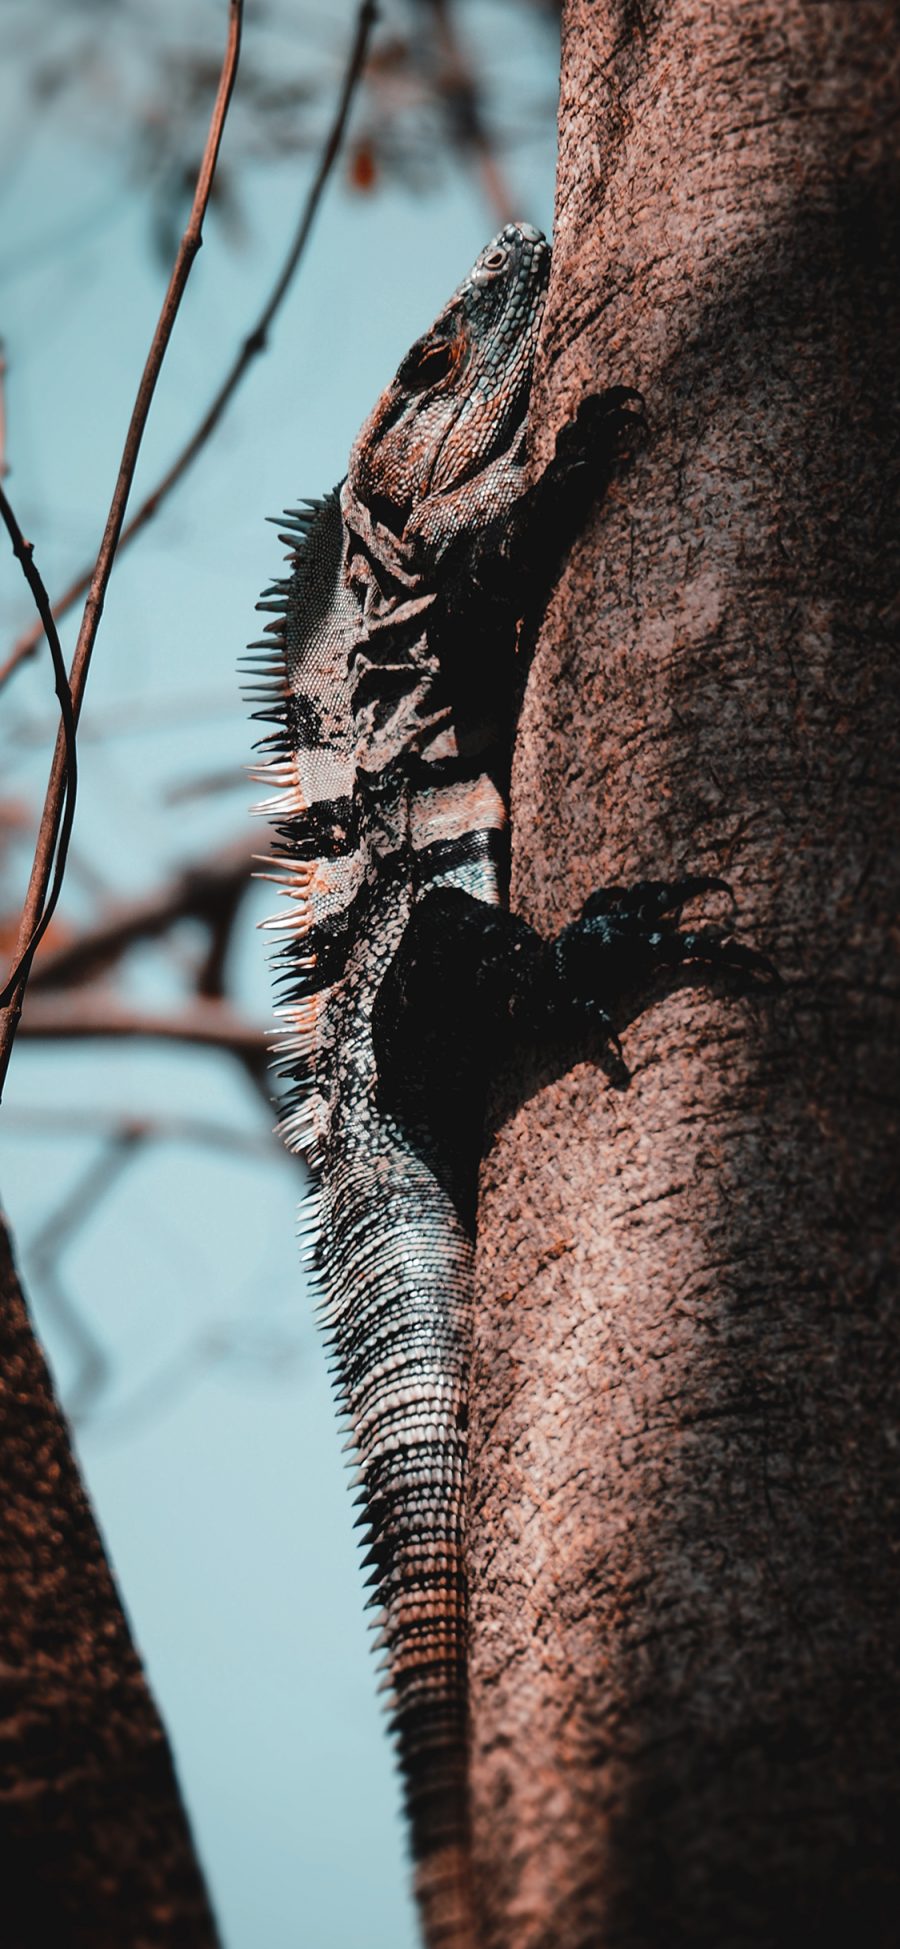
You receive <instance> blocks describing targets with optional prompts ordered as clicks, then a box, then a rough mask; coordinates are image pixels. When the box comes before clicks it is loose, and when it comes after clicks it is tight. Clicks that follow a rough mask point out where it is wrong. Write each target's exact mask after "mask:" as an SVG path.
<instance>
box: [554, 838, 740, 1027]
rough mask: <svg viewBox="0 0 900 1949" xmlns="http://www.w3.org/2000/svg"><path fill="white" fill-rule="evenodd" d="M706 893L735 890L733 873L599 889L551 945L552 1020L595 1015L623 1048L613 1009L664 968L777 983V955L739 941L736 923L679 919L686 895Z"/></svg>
mask: <svg viewBox="0 0 900 1949" xmlns="http://www.w3.org/2000/svg"><path fill="white" fill-rule="evenodd" d="M704 893H727V894H729V895H730V894H731V889H730V887H729V886H728V884H727V882H726V881H725V880H720V879H717V878H715V877H714V876H713V875H711V874H697V873H694V874H686V875H684V876H683V877H682V878H681V879H678V880H639V881H637V882H636V883H635V884H634V885H633V886H629V887H621V886H614V887H601V888H600V889H599V890H598V891H597V892H596V893H592V894H591V895H590V897H589V898H588V899H587V900H586V901H585V903H584V906H583V907H582V910H581V913H580V915H579V917H578V919H577V920H576V921H573V922H572V923H571V925H570V926H568V927H564V928H563V930H562V933H561V934H559V935H558V936H557V939H556V940H555V941H552V942H551V943H550V944H549V947H548V949H547V953H548V956H549V968H548V970H547V973H548V974H549V977H550V984H549V994H548V997H547V999H548V1003H549V1016H550V1020H551V1022H552V1019H553V1017H556V1019H557V1021H559V1022H560V1025H562V1021H563V1020H565V1021H566V1022H567V1024H568V1025H574V1024H575V1023H576V1022H579V1021H580V1022H583V1023H586V1024H587V1023H589V1024H590V1025H591V1026H592V1027H593V1028H595V1029H597V1030H599V1031H600V1033H601V1034H602V1035H603V1036H604V1037H605V1039H606V1040H608V1041H609V1042H610V1043H611V1045H612V1047H613V1048H614V1049H615V1050H616V1052H617V1053H620V1051H619V1044H618V1038H617V1036H616V1034H615V1031H614V1029H613V1025H612V1020H611V1015H610V1010H611V1009H613V1008H615V1007H616V1005H617V1004H619V1003H621V1002H622V1001H623V1000H624V999H625V998H626V997H627V996H629V995H632V994H635V993H637V992H638V991H639V990H640V989H642V988H644V987H646V985H647V983H648V982H649V981H650V980H651V979H652V977H653V976H654V975H655V974H657V973H658V972H660V971H662V970H665V969H672V968H678V967H682V966H684V965H686V964H687V965H691V964H694V965H695V966H696V967H697V969H698V971H699V972H702V973H704V974H707V975H709V974H715V973H718V972H720V971H731V972H734V973H737V974H740V975H742V976H744V977H745V978H746V979H747V980H748V981H749V984H750V986H751V987H752V988H757V987H759V986H760V985H765V986H771V985H772V984H773V983H777V982H778V980H779V976H778V973H777V970H776V968H775V967H774V965H773V963H772V962H771V961H769V960H768V959H767V958H766V956H765V955H764V954H759V953H758V952H757V951H756V949H755V948H750V947H746V946H745V945H744V944H743V943H742V942H741V941H736V940H735V939H734V935H733V931H732V929H731V928H730V927H728V926H702V927H695V928H682V927H681V926H680V925H679V921H680V917H681V909H682V907H683V906H684V903H685V901H687V900H690V899H693V898H694V897H695V896H696V895H698V894H704Z"/></svg>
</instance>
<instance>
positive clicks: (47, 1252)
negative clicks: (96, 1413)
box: [29, 1127, 143, 1419]
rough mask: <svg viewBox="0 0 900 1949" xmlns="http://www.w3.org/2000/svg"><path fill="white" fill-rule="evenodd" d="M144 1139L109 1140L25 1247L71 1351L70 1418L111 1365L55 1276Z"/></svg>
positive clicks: (133, 1132) (123, 1135)
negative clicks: (67, 1251)
mask: <svg viewBox="0 0 900 1949" xmlns="http://www.w3.org/2000/svg"><path fill="white" fill-rule="evenodd" d="M142 1142H143V1137H142V1136H141V1135H140V1133H139V1132H138V1130H137V1129H136V1128H127V1127H126V1128H124V1129H123V1130H121V1131H116V1132H114V1133H112V1135H110V1136H109V1137H108V1138H107V1140H106V1142H105V1143H104V1144H103V1147H102V1149H101V1151H100V1153H99V1155H98V1156H96V1157H93V1158H92V1159H91V1162H90V1164H89V1165H88V1166H87V1169H86V1170H85V1171H82V1172H81V1174H80V1176H79V1177H78V1178H76V1180H75V1183H74V1184H73V1185H72V1186H71V1189H70V1190H69V1191H68V1192H67V1193H66V1196H65V1197H64V1198H63V1199H62V1200H61V1202H60V1203H59V1204H58V1205H57V1206H56V1207H55V1209H54V1210H53V1211H51V1212H50V1213H49V1215H48V1217H47V1218H45V1220H44V1223H43V1224H42V1226H41V1228H40V1230H39V1232H38V1233H37V1235H36V1237H35V1238H34V1239H33V1240H32V1243H31V1246H30V1248H29V1257H30V1259H31V1264H32V1269H33V1271H34V1274H35V1277H36V1278H37V1279H38V1280H39V1281H40V1284H41V1288H42V1290H43V1293H44V1297H45V1301H46V1302H47V1304H48V1307H49V1308H50V1309H52V1312H53V1314H54V1317H55V1319H56V1321H57V1324H58V1326H60V1327H61V1328H62V1330H63V1332H64V1333H65V1334H66V1335H67V1336H68V1339H69V1340H70V1342H71V1344H72V1348H73V1350H74V1353H75V1356H76V1359H77V1362H78V1367H77V1372H76V1377H75V1381H74V1383H73V1386H72V1392H71V1395H70V1398H69V1400H68V1401H67V1403H66V1411H67V1413H68V1415H69V1418H70V1419H74V1418H75V1417H76V1416H77V1415H78V1414H79V1413H80V1412H82V1411H83V1410H84V1408H85V1406H86V1405H87V1403H88V1402H90V1401H93V1400H95V1399H96V1398H97V1397H98V1395H100V1394H101V1393H102V1391H103V1388H104V1387H105V1386H106V1383H107V1381H108V1379H109V1373H110V1363H109V1358H108V1356H107V1354H106V1352H105V1349H104V1347H103V1345H102V1343H101V1341H100V1340H99V1339H98V1337H97V1335H96V1334H95V1333H94V1331H93V1329H92V1328H91V1327H90V1326H89V1325H88V1323H87V1321H86V1320H85V1318H84V1316H83V1314H82V1312H81V1310H80V1308H79V1307H77V1306H75V1305H74V1304H73V1302H72V1300H71V1299H70V1298H69V1295H68V1293H67V1291H66V1288H65V1285H64V1283H63V1281H62V1279H61V1277H60V1273H59V1264H58V1261H59V1259H60V1257H61V1255H62V1253H63V1252H64V1251H65V1249H66V1246H67V1245H69V1244H71V1241H72V1239H73V1238H74V1237H75V1235H76V1233H77V1232H78V1231H80V1229H81V1227H82V1225H84V1224H85V1223H86V1222H87V1220H88V1219H89V1218H91V1217H92V1216H93V1214H94V1212H95V1211H96V1209H97V1206H98V1205H99V1204H100V1203H101V1202H102V1200H103V1199H104V1198H105V1197H107V1196H108V1195H109V1193H110V1191H112V1190H113V1188H114V1187H115V1185H116V1184H117V1183H118V1180H119V1178H120V1177H121V1176H122V1173H123V1171H124V1170H125V1168H126V1166H127V1165H128V1164H130V1162H131V1159H132V1157H133V1155H134V1152H135V1150H136V1148H137V1146H138V1145H139V1144H140V1143H142Z"/></svg>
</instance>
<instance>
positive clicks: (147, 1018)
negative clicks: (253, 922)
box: [22, 989, 267, 1064]
mask: <svg viewBox="0 0 900 1949" xmlns="http://www.w3.org/2000/svg"><path fill="white" fill-rule="evenodd" d="M22 1034H23V1036H25V1037H27V1038H28V1039H30V1040H32V1041H41V1042H47V1041H52V1042H60V1041H65V1042H68V1041H82V1040H84V1039H86V1038H87V1039H95V1038H100V1039H102V1040H104V1041H108V1040H110V1039H119V1038H121V1039H122V1040H123V1041H124V1040H126V1039H127V1040H133V1039H134V1038H137V1039H139V1040H148V1039H149V1040H151V1041H155V1042H193V1043H196V1044H201V1045H202V1046H204V1047H206V1048H212V1049H224V1050H226V1051H227V1052H228V1054H229V1055H233V1056H239V1057H240V1059H241V1060H242V1061H244V1062H246V1061H252V1062H253V1063H254V1064H255V1063H260V1064H263V1063H264V1062H265V1060H266V1056H267V1043H266V1036H265V1034H264V1032H263V1030H262V1029H261V1028H257V1026H256V1024H255V1023H254V1022H248V1021H247V1019H246V1017H245V1016H243V1015H240V1014H239V1013H238V1011H237V1009H235V1008H232V1007H231V1005H230V1003H228V1002H223V1001H210V1000H207V999H205V998H200V999H197V1000H194V999H191V1000H190V1001H188V1002H185V1004H184V1006H183V1008H181V1009H179V1010H178V1012H177V1013H176V1012H175V1011H173V1012H172V1013H171V1014H168V1015H167V1014H157V1013H156V1012H155V1011H154V1010H153V1009H140V1008H128V1007H127V1006H125V1005H124V1004H123V1003H121V1002H119V1001H117V1000H116V998H115V996H113V995H109V994H104V993H103V992H102V990H97V989H88V990H86V991H81V992H78V991H76V993H74V994H73V995H52V996H51V995H32V996H31V998H30V999H29V1003H28V1010H27V1013H26V1015H25V1016H24V1018H23V1021H22Z"/></svg>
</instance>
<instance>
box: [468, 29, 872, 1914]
mask: <svg viewBox="0 0 900 1949" xmlns="http://www.w3.org/2000/svg"><path fill="white" fill-rule="evenodd" d="M897 16H898V10H897V8H896V6H893V5H889V4H884V0H881V3H880V4H879V3H877V0H832V3H831V4H829V3H828V0H819V3H818V4H809V0H754V3H753V4H748V0H666V4H654V0H641V3H640V4H638V0H593V4H591V0H569V4H568V6H567V10H566V17H565V27H564V49H563V77H562V99H561V111H560V129H561V151H560V173H559V188H558V202H557V229H556V238H555V245H554V274H553V285H552V288H551V294H550V305H549V312H548V319H547V326H546V336H545V342H544V360H543V367H542V373H541V378H540V383H541V384H542V386H543V398H544V402H545V410H544V414H543V416H542V424H543V425H544V427H545V432H546V443H547V447H548V449H549V447H550V443H551V440H552V437H553V433H554V431H555V429H556V428H557V427H558V426H559V425H560V424H561V422H562V421H563V420H564V419H565V417H566V415H567V413H570V412H572V411H574V409H575V407H576V406H577V403H578V401H579V399H580V398H581V397H582V396H583V395H584V394H585V393H587V392H590V391H594V390H599V389H600V388H602V387H603V386H604V385H612V384H634V385H637V386H639V387H640V388H641V389H642V391H643V393H644V395H645V400H646V405H647V412H648V417H649V432H648V437H647V439H646V441H645V443H644V444H643V446H642V447H641V449H640V451H639V453H638V455H637V457H636V459H635V460H634V462H633V463H632V464H631V465H630V466H629V467H628V469H627V470H626V471H624V472H623V473H622V474H621V475H620V478H619V480H618V482H617V484H616V487H615V489H614V491H613V494H612V496H611V497H610V498H608V499H607V502H606V504H605V506H604V507H603V509H602V511H598V513H597V516H596V518H595V519H594V520H593V521H592V523H591V524H590V527H589V529H588V530H587V531H586V532H585V534H584V536H583V538H582V539H581V541H580V543H579V544H578V546H577V547H576V549H575V550H574V552H573V554H572V556H571V558H570V560H569V562H568V564H567V566H566V569H565V571H564V574H563V576H562V578H561V581H560V584H559V586H558V588H557V591H556V594H555V597H554V599H553V602H552V604H551V607H550V611H549V613H548V616H547V618H546V623H545V627H544V629H543V633H542V636H541V639H540V642H539V644H538V649H537V655H536V660H535V663H534V667H533V670H532V674H531V680H530V683H529V689H528V694H527V697H526V702H525V708H524V716H523V721H522V725H521V733H520V739H519V747H518V752H517V760H516V772H515V779H514V803H513V813H514V831H515V859H514V887H513V901H514V905H515V906H516V907H517V908H518V909H519V910H520V911H522V912H524V913H525V914H526V915H527V916H528V918H529V919H531V920H532V921H533V922H534V923H535V924H536V925H537V926H539V927H540V928H541V930H542V931H543V932H544V933H547V934H549V933H552V932H554V931H555V930H556V929H557V928H559V927H560V926H561V925H562V924H563V923H564V922H566V921H567V920H569V919H571V918H572V917H573V916H574V914H575V913H576V912H577V910H578V908H579V905H580V903H581V902H582V900H583V899H584V898H585V896H586V895H587V894H588V893H589V892H590V891H591V889H592V888H593V887H594V886H596V885H599V884H603V883H610V882H617V881H628V880H631V879H636V878H640V877H643V876H645V875H648V876H653V877H656V876H667V875H669V874H673V873H677V872H679V871H683V870H689V871H692V872H693V871H709V872H713V873H722V874H724V875H725V876H726V877H727V878H728V879H729V880H730V881H731V883H732V884H733V886H734V888H735V891H736V893H737V895H738V898H739V903H740V919H741V928H742V933H743V935H744V938H746V939H747V940H749V941H752V942H753V943H754V944H755V945H757V946H759V947H762V948H763V949H764V950H766V951H767V952H769V953H771V954H773V955H774V956H775V958H776V959H777V962H778V965H779V967H780V969H781V971H782V973H783V975H784V978H785V989H784V991H783V993H782V994H780V995H779V996H778V997H776V998H775V999H774V1000H772V1001H766V1002H761V1001H759V1000H754V999H749V998H747V997H745V996H743V997H742V996H741V995H740V994H739V993H736V992H735V991H734V990H733V989H729V987H728V986H727V984H725V983H718V984H715V985H714V986H711V987H708V988H702V987H696V986H691V985H690V984H686V983H684V982H680V981H673V982H670V983H669V984H667V986H666V987H665V989H663V990H657V991H655V992H654V994H653V995H651V996H649V997H647V998H644V1006H643V1007H642V1009H641V1010H640V1011H637V1010H636V1011H634V1013H633V1017H632V1020H631V1021H630V1022H629V1023H628V1024H627V1025H625V1030H624V1045H625V1054H626V1058H627V1061H628V1064H629V1067H630V1070H631V1075H632V1080H631V1083H630V1087H628V1088H627V1089H616V1088H613V1087H611V1086H610V1085H609V1083H608V1081H607V1079H606V1077H605V1076H604V1073H603V1070H602V1067H601V1066H600V1064H599V1061H598V1052H597V1051H596V1050H591V1049H589V1048H586V1047H584V1046H580V1047H578V1048H569V1049H554V1050H552V1051H550V1052H545V1053H544V1055H543V1056H542V1057H541V1058H540V1059H539V1060H536V1061H535V1063H534V1065H533V1066H532V1068H531V1070H530V1072H529V1073H528V1074H526V1075H524V1076H523V1074H522V1072H521V1069H519V1070H518V1071H517V1074H516V1075H515V1076H512V1075H510V1076H508V1077H507V1078H506V1079H505V1081H504V1082H503V1084H502V1085H501V1088H500V1091H499V1093H498V1097H497V1101H496V1103H495V1113H496V1114H495V1130H494V1135H493V1140H492V1144H491V1147H490V1149H489V1153H488V1157H487V1161H486V1164H485V1167H484V1172H483V1185H482V1210H481V1218H480V1247H479V1259H480V1270H479V1280H480V1293H479V1304H478V1310H477V1325H476V1335H477V1345H476V1356H475V1377H474V1386H473V1414H472V1424H473V1425H472V1430H471V1441H472V1455H473V1462H472V1469H473V1488H472V1506H471V1551H472V1558H473V1562H472V1710H473V1761H472V1775H473V1778H472V1784H473V1805H474V1830H475V1837H476V1840H475V1846H476V1855H477V1868H478V1873H479V1878H480V1891H481V1892H480V1901H481V1907H482V1939H483V1944H484V1945H485V1949H538V1945H540V1949H551V1945H552V1949H589V1946H590V1949H607V1945H616V1949H620V1946H622V1945H628V1949H651V1945H652V1949H657V1945H660V1949H661V1946H662V1945H665V1949H679V1945H683V1946H684V1949H687V1946H688V1945H701V1944H703V1945H707V1944H708V1945H713V1944H715V1945H716V1949H732V1946H733V1949H737V1945H742V1946H743V1945H748V1949H749V1945H751V1944H752V1945H755V1949H763V1946H764V1949H780V1945H785V1949H786V1945H788V1944H792V1945H793V1944H796V1943H798V1942H806V1941H812V1940H815V1941H816V1942H817V1944H818V1945H820V1949H821V1945H822V1944H823V1943H824V1944H827V1943H831V1942H841V1943H848V1942H860V1943H865V1944H866V1945H867V1949H881V1945H884V1949H887V1945H889V1944H890V1945H894V1944H896V1942H897V1941H898V1940H900V1822H898V1789H900V1669H898V1666H900V1632H898V1628H897V1619H898V1613H900V1577H898V1564H900V1542H898V1539H900V1526H898V1500H900V1498H898V1458H900V1448H898V1441H900V1372H898V1369H900V1362H898V1315H897V1299H896V1269H897V1245H898V1239H897V1226H898V1210H900V1198H898V1195H897V1194H898V1189H900V1187H898V1184H897V1179H896V1163H897V1121H898V1117H897V1111H898V1101H900V1087H898V1085H900V1077H898V1040H900V1038H898V1022H897V1013H898V1009H897V997H898V981H897V937H896V917H897V911H898V874H897V855H896V834H897V829H898V804H897V798H898V777H900V766H898V757H900V751H898V746H900V735H898V733H900V712H898V680H897V668H896V654H895V650H896V642H895V639H896V622H897V617H898V612H900V599H898V586H900V585H898V567H900V546H898V526H897V518H896V493H897V478H898V465H897V455H898V430H900V429H898V414H897V403H898V402H897V379H898V373H897V367H898V361H897V344H898V323H900V319H898V312H900V301H898V297H900V291H898V188H900V180H898V179H900V169H898V147H900V63H898V52H897V50H898V46H900V35H898V26H900V22H898V17H897ZM708 911H709V912H710V913H712V909H711V908H709V909H708Z"/></svg>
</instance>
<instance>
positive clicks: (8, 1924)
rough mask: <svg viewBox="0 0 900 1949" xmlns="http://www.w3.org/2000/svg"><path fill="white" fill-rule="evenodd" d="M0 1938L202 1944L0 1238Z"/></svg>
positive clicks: (159, 1762)
mask: <svg viewBox="0 0 900 1949" xmlns="http://www.w3.org/2000/svg"><path fill="white" fill-rule="evenodd" d="M0 1941H2V1942H3V1944H4V1946H5V1949H49V1946H50V1945H52V1949H175V1945H178V1949H215V1944H216V1941H217V1937H216V1930H215V1925H214V1922H213V1919H212V1915H211V1913H210V1909H209V1906H208V1903H207V1898H206V1893H205V1890H204V1887H203V1882H202V1878H201V1875H200V1870H199V1868H198V1866H197V1863H196V1860H195V1857H194V1854H193V1850H192V1846H191V1837H190V1833H189V1830H188V1825H187V1820H186V1817H185V1813H184V1810H183V1808H182V1805H181V1801H180V1798H179V1794H178V1787H177V1783H176V1780H175V1774H174V1769H173V1765H172V1757H171V1753H170V1751H169V1746H168V1742H167V1740H166V1736H165V1733H164V1731H163V1728H162V1725H161V1724H160V1720H159V1717H158V1715H157V1712H156V1708H155V1706H154V1704H153V1701H152V1699H151V1697H150V1694H149V1691H148V1689H147V1684H146V1681H145V1678H144V1674H143V1672H142V1669H141V1665H140V1661H139V1659H138V1656H137V1653H136V1651H135V1648H134V1645H133V1643H132V1640H131V1634H130V1632H129V1629H128V1624H127V1622H126V1619H125V1615H124V1612H123V1610H122V1606H121V1602H120V1600H119V1595H118V1592H117V1590H116V1587H115V1584H114V1582H113V1579H112V1576H111V1574H110V1570H109V1566H108V1564H107V1561H106V1556H105V1554H104V1550H103V1545H102V1543H101V1540H100V1536H99V1534H98V1531H97V1527H96V1524H95V1522H94V1519H93V1516H92V1514H91V1511H90V1508H89V1506H88V1503H87V1499H86V1497H85V1493H84V1490H83V1488H82V1485H81V1481H80V1478H79V1475H78V1471H77V1468H76V1466H75V1462H74V1460H73V1457H72V1452H71V1448H70V1446H69V1440H68V1435H67V1432H66V1427H65V1422H64V1420H63V1417H62V1415H61V1413H60V1409H59V1406H58V1404H57V1402H56V1400H55V1398H54V1395H53V1391H52V1388H51V1385H50V1381H49V1378H48V1375H47V1370H46V1366H45V1364H44V1360H43V1357H42V1355H41V1353H40V1350H39V1348H38V1346H37V1343H36V1341H35V1338H34V1334H33V1332H32V1329H31V1324H30V1321H29V1318H28V1313H27V1309H26V1305H25V1301H24V1298H23V1296H22V1292H21V1288H20V1286H19V1283H18V1280H17V1278H16V1272H15V1267H14V1264H13V1260H12V1255H11V1252H10V1247H9V1240H8V1237H7V1234H6V1232H5V1230H3V1229H2V1223H0Z"/></svg>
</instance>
